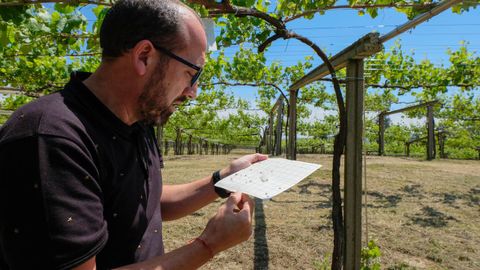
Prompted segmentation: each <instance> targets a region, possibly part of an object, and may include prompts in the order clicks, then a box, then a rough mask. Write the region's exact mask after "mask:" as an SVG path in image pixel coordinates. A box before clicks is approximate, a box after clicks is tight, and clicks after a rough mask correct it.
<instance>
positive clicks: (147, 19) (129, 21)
mask: <svg viewBox="0 0 480 270" xmlns="http://www.w3.org/2000/svg"><path fill="white" fill-rule="evenodd" d="M181 5H182V4H181V3H180V2H178V1H175V0H119V1H117V2H115V4H114V5H113V6H112V7H111V8H110V10H109V11H108V12H107V14H106V15H105V19H104V20H103V23H102V26H101V28H100V46H101V47H102V58H116V57H119V56H121V55H122V54H123V53H125V52H127V51H128V50H130V49H132V48H133V47H134V46H135V45H136V44H137V43H138V42H139V41H141V40H150V41H152V42H155V44H157V45H160V46H164V47H165V48H167V49H172V48H174V47H183V46H184V45H183V44H182V43H183V39H182V35H181V34H180V33H181V32H182V30H183V28H182V23H181V20H180V16H181V15H180V12H179V7H180V6H181Z"/></svg>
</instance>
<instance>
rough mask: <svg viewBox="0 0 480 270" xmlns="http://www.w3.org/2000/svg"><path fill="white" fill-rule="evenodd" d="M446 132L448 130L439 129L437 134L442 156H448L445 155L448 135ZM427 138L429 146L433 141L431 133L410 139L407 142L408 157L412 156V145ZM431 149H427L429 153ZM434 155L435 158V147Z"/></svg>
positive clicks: (406, 152) (406, 151)
mask: <svg viewBox="0 0 480 270" xmlns="http://www.w3.org/2000/svg"><path fill="white" fill-rule="evenodd" d="M446 134H447V132H446V131H438V132H437V133H436V134H435V135H437V138H438V145H439V150H440V158H446V156H445V150H444V149H445V137H446ZM425 140H427V148H429V147H428V146H429V142H431V138H430V134H429V135H428V136H424V137H420V138H416V139H412V140H409V141H407V142H405V154H406V155H407V157H409V156H410V145H411V144H413V143H416V142H420V141H425ZM428 153H429V151H427V155H428ZM433 156H434V158H435V148H433Z"/></svg>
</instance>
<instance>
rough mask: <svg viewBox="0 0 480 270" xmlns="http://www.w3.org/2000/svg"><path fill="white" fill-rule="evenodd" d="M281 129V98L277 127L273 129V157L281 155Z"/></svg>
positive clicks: (281, 97)
mask: <svg viewBox="0 0 480 270" xmlns="http://www.w3.org/2000/svg"><path fill="white" fill-rule="evenodd" d="M282 127H283V96H280V104H279V106H278V109H277V126H276V127H275V130H276V131H275V152H274V155H275V156H280V155H282V130H283V129H282Z"/></svg>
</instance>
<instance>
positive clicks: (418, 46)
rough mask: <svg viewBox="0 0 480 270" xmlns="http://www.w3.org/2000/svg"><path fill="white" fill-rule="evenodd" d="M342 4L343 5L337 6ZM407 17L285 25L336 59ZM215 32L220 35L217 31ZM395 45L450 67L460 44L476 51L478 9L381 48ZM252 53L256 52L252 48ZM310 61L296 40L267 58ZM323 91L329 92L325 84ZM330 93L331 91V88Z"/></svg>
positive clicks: (447, 16)
mask: <svg viewBox="0 0 480 270" xmlns="http://www.w3.org/2000/svg"><path fill="white" fill-rule="evenodd" d="M340 4H344V3H342V2H341V1H340V2H339V3H337V5H340ZM407 21H408V18H407V17H406V16H405V15H404V14H402V13H399V12H397V11H395V10H394V9H392V8H385V9H379V12H378V16H377V17H376V18H371V17H370V16H369V15H364V16H359V15H358V12H357V11H356V10H351V9H336V10H330V11H326V13H325V14H323V15H316V16H315V17H314V18H313V19H312V20H307V19H298V20H295V21H292V22H291V23H288V24H287V28H288V29H290V30H293V31H295V32H297V33H298V34H301V35H303V36H305V37H308V38H309V39H311V40H312V41H313V42H315V43H316V44H317V45H319V46H320V47H321V48H322V49H324V50H325V52H326V53H327V54H330V55H334V54H336V53H338V52H340V51H341V50H343V49H344V48H345V47H347V46H349V45H350V44H352V43H353V42H355V41H356V40H358V39H359V38H361V37H362V36H364V35H366V34H368V33H369V32H379V33H380V36H383V35H384V34H386V33H388V32H390V31H392V30H393V29H395V28H396V27H397V26H399V25H402V24H403V23H405V22H407ZM217 31H218V30H217ZM396 41H399V42H400V44H401V46H402V48H403V50H404V51H405V52H407V53H409V54H410V53H414V54H413V57H414V59H415V60H416V61H418V62H419V61H421V60H423V59H429V60H430V61H431V62H433V63H434V64H435V65H441V64H444V65H448V62H449V60H448V55H447V53H446V51H447V49H448V48H450V49H451V50H456V49H457V48H459V47H460V45H461V43H462V42H467V44H468V45H467V48H468V49H469V50H470V51H475V52H476V55H478V54H479V51H480V8H477V9H471V10H470V11H469V12H464V13H462V14H456V13H452V11H451V10H450V9H449V10H447V11H444V12H443V13H440V14H439V15H437V16H435V17H433V18H431V19H430V20H428V21H426V22H423V23H422V24H420V25H418V26H417V27H415V28H414V29H412V30H410V31H408V32H405V33H403V34H401V35H399V36H397V37H396V38H394V39H391V40H390V41H388V42H386V43H385V44H384V47H385V49H386V50H387V51H388V50H390V48H391V47H392V46H393V45H394V43H395V42H396ZM237 48H238V46H237V47H235V46H233V47H230V48H228V49H226V56H227V57H228V56H230V57H233V55H234V54H235V51H236V50H237ZM255 50H256V48H255ZM309 55H311V56H313V57H314V59H315V61H314V65H313V68H314V67H316V66H318V65H320V64H322V63H323V62H322V61H321V60H320V58H319V57H318V56H317V55H316V54H314V53H313V51H312V50H311V49H310V48H309V47H307V46H306V45H304V44H303V43H301V42H299V41H296V40H293V39H291V40H287V41H285V40H277V41H275V42H274V43H272V45H271V47H270V48H269V49H268V52H267V53H266V58H267V60H268V61H269V62H270V61H279V62H281V63H282V64H283V65H286V66H288V65H294V64H295V63H296V62H297V61H299V60H301V59H304V58H305V57H306V56H309ZM327 87H330V86H329V85H327ZM330 89H331V87H330ZM229 90H230V91H231V92H232V93H234V94H235V95H236V96H238V97H242V98H245V99H248V100H254V98H255V94H256V89H255V88H253V87H252V88H248V87H237V88H230V89H229ZM412 100H413V98H412V97H411V96H409V95H405V96H402V97H401V98H400V102H411V101H412ZM405 106H406V105H405V104H396V105H392V108H391V109H392V110H393V109H398V108H402V107H405ZM324 115H325V112H323V111H321V110H320V111H313V112H312V116H311V119H312V120H314V119H321V118H323V116H324ZM392 121H393V122H394V123H397V122H403V123H407V124H409V123H411V122H418V121H417V120H415V119H412V120H411V121H409V120H408V119H403V118H402V115H392Z"/></svg>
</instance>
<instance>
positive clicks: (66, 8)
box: [54, 3, 101, 14]
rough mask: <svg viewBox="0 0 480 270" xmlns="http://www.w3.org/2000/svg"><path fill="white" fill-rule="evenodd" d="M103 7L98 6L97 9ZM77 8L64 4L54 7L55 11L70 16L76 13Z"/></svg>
mask: <svg viewBox="0 0 480 270" xmlns="http://www.w3.org/2000/svg"><path fill="white" fill-rule="evenodd" d="M100 6H101V5H98V6H97V7H100ZM75 8H76V6H73V5H69V4H64V3H56V4H55V6H54V9H55V10H56V11H58V12H60V13H63V14H70V13H72V12H74V11H75Z"/></svg>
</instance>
